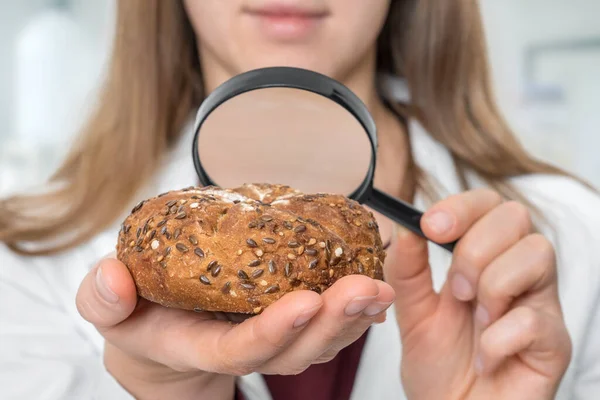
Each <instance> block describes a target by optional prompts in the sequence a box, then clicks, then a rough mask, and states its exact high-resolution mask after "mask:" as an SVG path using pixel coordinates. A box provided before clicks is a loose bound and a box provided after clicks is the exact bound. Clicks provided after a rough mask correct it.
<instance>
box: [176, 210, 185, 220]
mask: <svg viewBox="0 0 600 400" xmlns="http://www.w3.org/2000/svg"><path fill="white" fill-rule="evenodd" d="M185 217H187V214H186V213H185V211H182V212H180V213H179V214H177V215H176V216H175V219H184V218H185Z"/></svg>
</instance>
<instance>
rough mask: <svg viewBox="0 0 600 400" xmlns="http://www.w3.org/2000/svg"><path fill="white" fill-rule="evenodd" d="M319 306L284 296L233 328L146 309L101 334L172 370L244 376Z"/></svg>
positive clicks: (315, 298)
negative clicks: (260, 312)
mask: <svg viewBox="0 0 600 400" xmlns="http://www.w3.org/2000/svg"><path fill="white" fill-rule="evenodd" d="M321 305H322V300H321V297H320V296H319V295H318V294H317V293H315V292H312V291H297V292H292V293H289V294H286V295H284V296H283V297H282V298H281V299H279V300H278V301H276V302H275V303H273V304H271V305H270V306H269V307H267V308H266V309H265V311H264V312H263V313H262V314H260V315H257V316H254V317H252V318H249V319H246V320H245V321H244V322H242V323H240V324H238V325H234V324H232V323H231V322H229V321H224V320H216V319H214V318H215V317H214V315H213V314H212V313H205V312H201V313H194V312H190V311H185V310H177V309H168V308H165V307H160V306H158V305H156V304H150V303H148V305H147V306H146V307H145V308H144V309H138V310H136V312H135V313H134V314H133V315H132V316H131V317H130V318H128V319H127V320H125V321H124V322H122V323H121V324H119V325H117V326H115V327H112V328H111V329H109V330H106V331H105V332H104V336H105V337H106V338H107V340H109V341H110V342H112V343H113V344H115V345H116V346H117V347H119V348H121V349H125V350H126V351H127V352H128V353H131V354H134V355H137V356H140V357H143V358H146V359H150V360H153V361H156V362H158V363H161V364H164V365H167V366H169V367H170V368H172V369H175V370H177V371H190V370H202V371H207V372H213V373H219V374H227V375H246V374H248V373H250V372H253V371H254V369H255V368H256V367H257V366H258V365H261V364H262V363H263V362H265V361H266V360H268V359H270V358H271V357H273V356H274V355H276V354H278V353H279V352H280V351H282V350H283V349H284V348H285V346H286V345H287V343H288V342H289V341H291V340H293V339H294V338H295V337H296V335H297V334H299V333H300V332H301V331H302V330H303V329H304V327H305V326H306V324H307V322H308V321H310V319H311V318H312V317H313V316H314V315H315V314H316V313H317V312H318V310H319V308H320V307H321Z"/></svg>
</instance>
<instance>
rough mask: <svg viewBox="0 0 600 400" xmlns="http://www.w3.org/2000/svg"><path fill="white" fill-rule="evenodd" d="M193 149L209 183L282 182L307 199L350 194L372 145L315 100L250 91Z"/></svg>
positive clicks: (341, 112) (349, 118)
mask: <svg viewBox="0 0 600 400" xmlns="http://www.w3.org/2000/svg"><path fill="white" fill-rule="evenodd" d="M197 151H198V155H199V159H200V160H201V163H202V167H203V168H204V170H205V172H206V174H207V175H208V176H209V178H210V179H211V181H212V182H214V183H215V184H216V185H218V186H220V187H225V188H232V187H238V186H240V185H243V184H245V183H270V184H284V185H289V186H291V187H293V188H295V189H298V190H300V191H302V192H304V193H323V192H326V193H336V194H342V195H349V194H351V193H352V192H353V191H354V190H356V189H357V188H358V187H359V186H360V185H361V184H362V183H363V181H364V180H365V178H366V176H367V173H368V170H369V167H370V163H371V144H370V141H369V137H368V136H367V135H366V134H365V129H364V128H363V127H362V126H361V124H360V122H359V121H358V120H357V119H356V118H355V117H354V116H353V115H352V114H351V113H350V112H348V111H347V110H345V109H344V108H343V107H342V106H340V105H339V104H337V103H335V102H333V101H331V100H330V99H327V98H325V97H323V96H321V95H319V94H316V93H312V92H309V91H306V90H301V89H295V88H289V87H270V88H263V89H256V90H251V91H248V92H245V93H242V94H239V95H237V96H233V97H232V98H230V99H229V100H227V101H225V102H224V103H222V104H221V105H220V106H219V107H217V108H216V109H214V110H213V111H212V112H211V113H210V114H209V115H208V116H207V117H206V119H205V120H204V122H203V124H202V125H201V127H200V130H199V132H198V140H197Z"/></svg>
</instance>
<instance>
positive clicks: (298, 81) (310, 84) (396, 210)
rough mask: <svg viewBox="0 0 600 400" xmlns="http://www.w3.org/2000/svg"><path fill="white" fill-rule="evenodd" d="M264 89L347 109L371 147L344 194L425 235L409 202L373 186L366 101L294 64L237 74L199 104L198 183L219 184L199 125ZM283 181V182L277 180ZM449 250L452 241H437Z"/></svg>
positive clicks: (373, 132) (371, 125)
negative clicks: (295, 92)
mask: <svg viewBox="0 0 600 400" xmlns="http://www.w3.org/2000/svg"><path fill="white" fill-rule="evenodd" d="M266 88H290V89H299V90H306V91H309V92H312V93H315V94H318V95H321V96H323V97H326V98H328V99H329V100H332V101H334V102H335V103H337V104H338V105H340V106H341V107H343V108H344V109H345V110H346V111H348V112H349V113H350V114H351V115H352V116H353V117H354V118H356V120H357V121H358V122H359V123H360V125H361V126H362V127H363V129H364V131H365V133H366V134H367V136H368V138H369V143H370V146H371V162H370V164H369V168H368V170H367V173H366V175H365V177H364V179H363V180H362V182H361V184H360V185H359V186H358V187H357V188H356V189H355V190H354V191H353V192H352V193H350V194H346V195H345V196H346V197H348V198H350V199H353V200H356V201H357V202H359V203H361V204H364V205H367V206H369V207H371V208H372V209H373V210H375V211H377V212H379V213H381V214H383V215H385V216H386V217H388V218H390V219H391V220H393V221H395V222H396V223H399V224H401V225H402V226H404V227H405V228H407V229H409V230H411V231H412V232H414V233H416V234H417V235H419V236H421V237H423V238H426V239H427V237H426V236H425V234H424V233H423V231H422V229H421V218H422V216H423V213H422V212H421V211H419V210H417V209H416V208H414V207H413V206H411V205H410V204H408V203H406V202H404V201H402V200H400V199H397V198H395V197H393V196H390V195H389V194H387V193H385V192H382V191H380V190H378V189H377V188H375V187H373V178H374V176H375V166H376V165H377V127H376V126H375V121H373V118H372V116H371V114H370V113H369V111H368V109H367V107H366V106H365V104H364V103H363V102H362V101H361V100H360V99H359V98H358V96H356V95H355V94H354V93H353V92H352V91H351V90H350V89H349V88H347V87H346V86H344V85H343V84H342V83H340V82H338V81H336V80H335V79H332V78H330V77H328V76H326V75H323V74H320V73H318V72H314V71H310V70H307V69H302V68H296V67H268V68H259V69H255V70H251V71H248V72H244V73H242V74H239V75H236V76H234V77H233V78H231V79H229V80H227V81H226V82H224V83H223V84H221V85H220V86H219V87H217V88H216V89H215V90H214V91H213V92H212V93H210V95H208V96H207V97H206V99H205V100H204V101H203V102H202V104H201V105H200V108H199V109H198V112H197V114H196V121H195V125H194V140H193V143H192V159H193V160H194V168H195V169H196V173H197V174H198V178H199V180H200V183H201V184H202V185H205V186H211V185H212V186H219V185H218V183H216V182H214V181H213V180H212V179H211V177H210V176H209V175H208V173H207V172H206V170H205V169H204V167H203V166H202V162H201V160H200V155H199V151H198V138H199V136H200V129H201V127H202V124H203V123H204V121H206V119H207V118H208V117H209V116H210V114H211V113H212V112H213V111H214V110H215V109H217V108H218V107H219V106H220V105H221V104H223V103H225V102H226V101H228V100H230V99H232V98H233V97H236V96H238V95H240V94H243V93H246V92H250V91H253V90H259V89H266ZM280 183H282V184H284V182H280ZM436 244H438V245H439V246H441V247H443V248H445V249H446V250H448V251H450V252H452V251H453V250H454V247H455V245H456V242H453V243H436Z"/></svg>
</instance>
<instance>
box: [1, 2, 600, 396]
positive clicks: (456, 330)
mask: <svg viewBox="0 0 600 400" xmlns="http://www.w3.org/2000/svg"><path fill="white" fill-rule="evenodd" d="M270 65H292V66H299V67H304V68H308V69H312V70H315V71H318V72H321V73H324V74H327V75H329V76H331V77H333V78H335V79H338V80H340V81H341V82H343V83H344V84H345V85H347V86H348V87H349V88H350V89H352V90H353V91H354V92H355V93H356V94H357V95H358V96H360V97H361V99H362V100H363V101H364V103H365V104H366V105H367V106H368V107H369V110H370V111H371V113H372V114H373V116H374V118H375V121H376V123H377V125H378V130H379V135H380V138H379V139H380V149H379V153H380V154H379V160H380V162H379V165H378V170H377V171H376V186H378V187H379V188H381V189H383V190H385V191H386V192H388V193H391V194H393V195H395V196H398V197H401V198H403V199H405V200H407V201H411V202H413V203H414V204H416V205H417V206H418V207H422V208H424V209H427V212H426V213H425V217H424V220H423V230H424V231H425V233H426V235H427V236H428V237H429V238H430V239H432V240H434V241H440V242H448V241H452V240H456V239H459V238H461V239H460V242H459V244H458V246H457V248H456V251H455V253H454V255H453V257H452V259H450V258H449V257H448V255H447V254H446V253H445V252H444V251H440V250H439V249H437V248H435V247H432V248H431V249H428V246H427V245H426V243H425V242H424V241H423V240H421V239H419V238H417V237H415V236H413V235H412V234H410V233H408V232H405V231H404V230H402V229H400V228H396V229H394V228H393V226H392V223H391V222H390V221H386V220H385V219H384V218H382V217H381V216H378V218H379V223H380V226H381V233H382V237H383V238H384V240H388V241H390V242H391V243H392V245H391V247H390V248H389V249H388V259H387V260H386V265H385V278H386V279H385V280H386V282H385V283H384V282H376V281H372V280H370V279H368V278H366V277H362V276H350V277H346V278H344V279H342V280H340V281H338V282H337V283H336V284H335V285H334V286H333V287H332V288H330V289H329V290H327V291H326V292H325V293H323V294H322V295H317V294H315V293H312V292H310V293H305V292H296V293H292V294H288V295H286V296H284V297H283V298H282V299H281V300H279V301H278V302H276V303H275V304H273V305H272V306H271V307H269V308H268V309H267V310H265V312H264V313H263V314H261V315H260V316H257V317H255V318H251V319H248V320H246V321H244V322H243V323H240V324H235V325H233V324H230V323H228V322H225V321H218V320H215V316H213V315H211V314H206V313H189V312H181V311H177V310H167V309H164V308H161V307H158V306H156V305H154V304H149V303H148V302H145V301H138V299H137V296H136V293H135V288H134V285H133V282H132V279H131V276H130V275H129V273H128V271H127V269H126V267H125V266H124V265H123V264H121V263H120V262H118V261H117V260H115V259H114V258H112V257H111V256H108V257H104V258H101V256H102V254H104V253H106V252H108V251H110V250H111V249H112V248H114V245H115V241H116V233H117V230H118V226H119V223H120V221H121V220H122V218H123V217H124V216H125V215H126V213H127V212H128V211H129V209H130V206H132V205H133V204H134V203H136V202H137V201H138V200H139V199H141V198H146V197H148V196H151V195H154V194H156V193H159V192H162V191H165V190H169V189H174V188H181V187H185V186H189V185H190V183H193V182H195V179H196V178H195V173H194V170H193V166H192V164H191V160H190V157H189V146H190V143H191V134H192V132H191V131H190V125H189V124H190V122H191V121H192V119H193V116H194V112H195V110H196V108H197V107H198V106H199V104H200V103H201V101H202V99H203V97H204V96H205V95H206V93H209V92H210V91H212V90H213V89H214V88H215V87H217V86H218V85H219V84H220V83H222V82H224V81H225V80H227V79H228V78H230V77H232V76H234V75H236V74H238V73H241V72H244V71H247V70H250V69H253V68H257V67H264V66H270ZM408 95H410V97H408ZM436 196H437V197H436ZM439 198H443V200H441V201H439V200H438V199H439ZM436 200H438V201H436ZM507 200H510V201H507ZM0 212H1V213H0V238H1V239H2V240H3V241H4V242H5V243H6V244H7V245H8V247H9V248H10V249H11V250H10V251H9V250H8V249H6V250H5V251H3V253H2V255H1V257H2V265H3V267H2V269H0V271H1V274H2V275H0V277H1V279H0V300H1V301H0V307H1V309H0V310H1V312H2V313H1V317H2V323H1V324H0V343H2V345H1V346H0V360H1V361H0V366H1V368H2V377H3V379H2V381H3V383H4V384H3V385H0V397H1V398H3V399H9V398H19V399H24V398H27V399H33V398H38V395H39V392H40V391H43V393H44V394H43V396H39V397H43V398H46V399H84V398H101V399H104V398H106V399H129V398H132V397H135V398H138V399H167V398H177V399H196V398H206V399H233V398H234V396H237V398H247V399H268V398H274V399H303V398H308V397H309V396H310V398H312V399H350V398H351V399H399V398H410V399H446V398H461V399H463V398H464V399H551V398H559V399H567V398H568V399H590V398H593V397H594V394H597V393H598V392H599V391H600V336H598V335H596V334H594V332H595V331H596V330H597V329H598V328H600V315H599V314H598V310H599V309H600V308H598V307H597V299H598V295H600V290H599V289H600V275H599V274H600V269H599V268H598V267H599V264H600V251H599V250H598V246H597V243H598V240H600V199H599V197H598V195H597V194H596V193H595V192H594V191H593V190H591V189H588V188H587V187H586V186H585V185H583V184H582V183H580V182H578V181H577V180H576V179H574V178H570V177H567V176H566V174H565V173H563V172H561V171H560V170H559V169H557V168H554V167H551V166H549V165H546V164H543V163H541V162H538V161H536V160H534V159H532V158H531V157H530V156H529V155H528V154H527V153H526V152H525V151H524V150H523V149H522V148H521V147H520V145H519V144H518V142H517V140H516V139H515V137H514V136H513V134H512V133H511V132H510V130H509V129H508V127H507V126H506V124H505V123H504V121H503V120H502V118H501V117H500V115H499V112H498V110H497V109H496V106H495V104H494V102H493V99H492V95H491V90H490V86H489V73H488V69H487V64H486V55H485V48H484V37H483V32H482V27H481V20H480V16H479V10H478V6H477V2H476V1H474V0H473V1H469V0H464V1H463V0H461V1H452V2H450V1H433V0H429V1H425V0H423V1H416V0H398V1H390V0H372V1H368V2H367V1H364V0H313V1H299V0H298V1H294V0H287V1H283V0H229V1H221V0H196V1H194V0H184V1H174V0H173V1H160V0H152V1H151V0H127V1H121V2H119V7H118V20H117V32H116V40H115V43H114V53H113V58H112V63H111V65H110V68H109V71H108V77H107V81H106V85H105V90H104V93H103V95H102V97H101V99H100V103H99V105H98V110H97V112H96V114H95V115H94V117H93V118H92V119H91V120H90V122H89V124H88V125H87V127H86V129H85V130H84V132H83V135H82V136H81V139H80V140H79V141H78V142H77V144H76V146H75V148H74V149H73V151H72V152H71V154H70V156H69V157H68V158H67V160H66V161H65V163H64V165H63V166H62V168H61V169H60V170H59V171H58V173H57V174H56V176H55V178H54V179H53V180H52V185H49V187H48V190H47V192H45V193H42V194H31V195H23V196H18V197H13V198H9V199H6V200H5V201H3V202H2V203H1V208H0ZM534 226H535V228H534ZM536 232H537V233H536ZM553 233H555V235H554V234H553ZM98 260H100V261H98ZM94 264H95V265H94ZM75 300H76V301H75ZM563 309H564V314H563ZM386 316H388V318H387V319H386ZM81 317H83V318H81ZM84 319H85V320H86V321H89V322H90V323H91V324H88V323H87V322H86V321H84Z"/></svg>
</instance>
